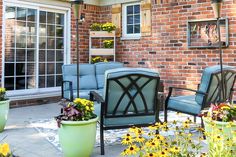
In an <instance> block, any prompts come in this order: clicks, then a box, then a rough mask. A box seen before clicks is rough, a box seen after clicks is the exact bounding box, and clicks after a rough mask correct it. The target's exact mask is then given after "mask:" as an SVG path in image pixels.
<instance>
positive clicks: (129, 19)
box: [127, 15, 134, 24]
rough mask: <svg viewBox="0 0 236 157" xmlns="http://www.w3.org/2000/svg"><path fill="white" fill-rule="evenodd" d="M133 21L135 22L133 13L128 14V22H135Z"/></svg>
mask: <svg viewBox="0 0 236 157" xmlns="http://www.w3.org/2000/svg"><path fill="white" fill-rule="evenodd" d="M133 23H134V17H133V15H130V16H127V24H133Z"/></svg>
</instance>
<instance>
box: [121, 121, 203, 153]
mask: <svg viewBox="0 0 236 157" xmlns="http://www.w3.org/2000/svg"><path fill="white" fill-rule="evenodd" d="M191 123H192V122H191V120H190V119H187V120H186V121H184V122H177V121H173V122H172V123H168V124H167V123H156V124H155V125H152V126H149V127H148V130H146V131H144V129H142V128H137V127H136V128H130V129H129V132H128V134H126V135H125V136H123V140H122V141H121V143H122V144H123V145H127V147H126V148H125V149H124V151H123V152H122V153H121V155H122V156H137V157H184V156H186V157H198V156H202V157H203V156H204V155H205V153H201V147H202V146H201V140H202V136H201V135H202V134H198V135H197V136H198V137H199V138H197V139H198V140H197V141H193V140H192V137H193V134H192V133H189V132H187V131H186V129H189V127H190V125H191ZM157 130H159V132H163V133H167V132H168V131H170V130H171V131H173V132H174V135H173V136H171V135H169V136H163V135H161V134H159V133H157Z"/></svg>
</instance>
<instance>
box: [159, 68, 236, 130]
mask: <svg viewBox="0 0 236 157" xmlns="http://www.w3.org/2000/svg"><path fill="white" fill-rule="evenodd" d="M219 73H220V72H215V73H212V75H211V78H210V82H212V79H213V76H216V78H217V80H218V84H217V87H216V89H215V90H214V92H213V94H212V97H213V95H214V94H215V93H216V92H218V91H219V86H220V78H219V76H218V74H219ZM223 73H224V74H223V75H225V74H228V73H233V74H232V75H231V76H230V77H232V76H233V75H234V73H235V71H234V70H224V71H223ZM235 79H236V75H235V76H234V80H233V85H234V83H235ZM226 81H227V80H226ZM226 81H224V87H225V88H224V89H225V91H223V95H224V94H225V93H226V91H227V88H226V87H227V86H226V83H227V82H226ZM173 89H177V90H188V91H192V92H196V93H198V94H202V95H204V96H203V101H202V107H201V110H203V109H204V108H206V107H209V106H210V104H211V103H216V102H217V100H218V99H219V95H218V97H216V98H215V100H213V101H208V102H207V96H208V92H209V90H210V86H208V88H207V92H202V91H199V90H193V89H188V88H179V87H169V93H168V96H167V98H166V101H165V108H164V114H165V122H167V105H168V101H169V99H170V97H171V95H172V91H173ZM233 91H234V88H233V86H232V88H231V89H230V94H229V101H232V95H233ZM169 110H172V111H176V112H179V111H177V110H174V109H169ZM182 113H185V114H189V115H192V116H194V121H195V122H196V116H199V115H198V114H197V115H196V114H192V113H188V112H182ZM201 121H202V118H201ZM201 123H202V126H203V121H202V122H201Z"/></svg>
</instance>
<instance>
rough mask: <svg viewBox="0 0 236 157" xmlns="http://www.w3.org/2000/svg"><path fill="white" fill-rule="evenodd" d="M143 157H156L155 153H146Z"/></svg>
mask: <svg viewBox="0 0 236 157" xmlns="http://www.w3.org/2000/svg"><path fill="white" fill-rule="evenodd" d="M144 157H158V155H157V153H147V154H145V155H144Z"/></svg>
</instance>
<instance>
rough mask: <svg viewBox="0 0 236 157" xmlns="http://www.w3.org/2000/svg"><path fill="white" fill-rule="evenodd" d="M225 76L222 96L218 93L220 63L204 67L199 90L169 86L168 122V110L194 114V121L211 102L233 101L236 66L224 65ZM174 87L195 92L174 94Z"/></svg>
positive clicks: (167, 99) (167, 101) (166, 108)
mask: <svg viewBox="0 0 236 157" xmlns="http://www.w3.org/2000/svg"><path fill="white" fill-rule="evenodd" d="M223 76H224V78H223V83H224V91H222V92H221V97H220V96H219V93H218V91H219V86H220V82H221V72H220V66H219V65H216V66H211V67H207V68H205V69H204V71H203V74H202V78H201V83H200V85H199V89H198V90H192V89H187V88H178V87H169V94H168V96H167V98H166V102H165V121H166V122H167V110H172V111H177V112H181V113H186V114H189V115H193V116H194V121H196V116H198V115H199V114H200V113H201V110H202V109H204V108H206V107H209V106H210V104H211V103H216V102H219V101H220V102H222V101H225V100H228V101H232V94H233V87H234V82H235V77H236V71H235V67H232V66H223ZM173 89H175V90H187V91H192V92H194V93H195V94H194V95H184V96H172V91H173ZM223 95H224V97H223ZM202 125H203V124H202Z"/></svg>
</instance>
